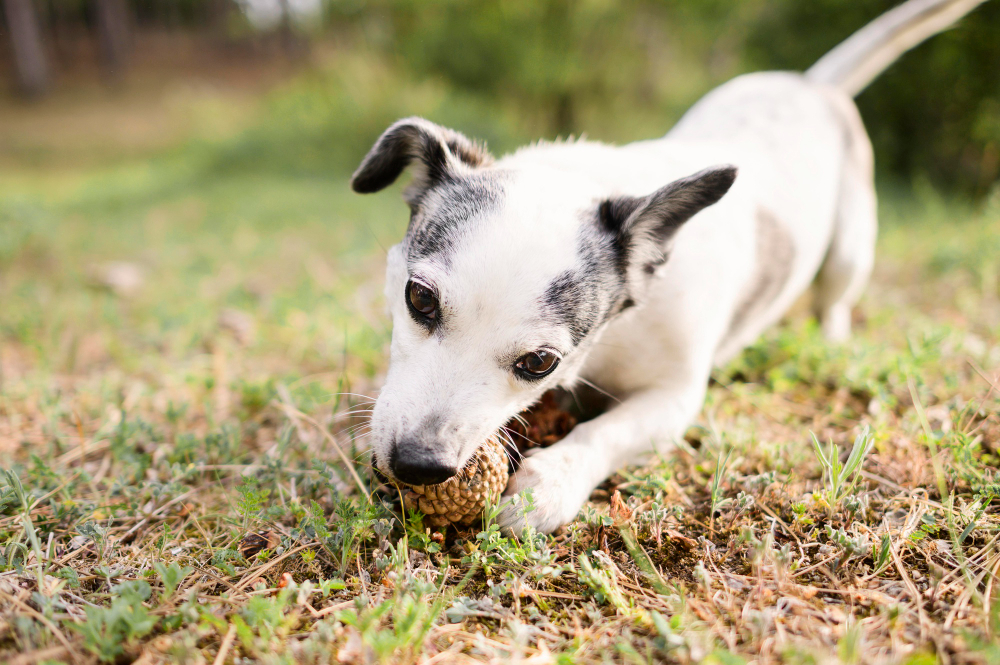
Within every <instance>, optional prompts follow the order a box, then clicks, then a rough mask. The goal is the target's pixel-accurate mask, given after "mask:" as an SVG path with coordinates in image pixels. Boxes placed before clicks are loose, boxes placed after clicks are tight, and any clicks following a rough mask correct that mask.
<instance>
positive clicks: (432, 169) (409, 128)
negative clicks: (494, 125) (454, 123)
mask: <svg viewBox="0 0 1000 665" xmlns="http://www.w3.org/2000/svg"><path fill="white" fill-rule="evenodd" d="M415 161H416V162H417V165H418V166H419V167H420V172H419V173H418V175H417V177H418V178H419V179H420V180H421V181H422V182H421V183H420V184H421V185H422V186H425V187H426V186H431V185H433V184H436V183H439V182H441V181H443V180H445V179H447V178H448V176H449V174H450V172H451V171H452V170H453V169H455V168H460V165H465V166H467V167H475V166H482V165H485V164H488V163H490V162H492V161H493V157H492V156H491V155H490V154H489V152H487V151H486V148H484V147H483V146H481V145H479V144H477V143H475V142H473V141H471V140H469V139H468V138H466V137H465V136H464V135H462V134H460V133H458V132H456V131H454V130H451V129H447V128H445V127H441V126H440V125H435V124H434V123H433V122H430V121H428V120H424V119H423V118H406V119H404V120H400V121H398V122H396V123H395V124H393V125H392V126H391V127H389V129H387V130H385V132H384V133H383V134H382V136H380V137H379V139H378V140H377V141H376V142H375V145H374V146H372V149H371V150H370V151H369V152H368V154H367V155H366V156H365V158H364V159H363V160H362V161H361V165H360V166H359V167H358V170H357V171H355V172H354V176H353V177H352V178H351V188H352V189H354V191H356V192H358V193H359V194H371V193H372V192H377V191H380V190H382V189H385V188H386V187H388V186H389V185H391V184H392V183H394V182H395V181H396V179H397V178H398V177H399V175H400V174H401V173H402V172H403V170H404V169H405V168H406V167H407V166H409V165H410V164H411V163H413V162H415Z"/></svg>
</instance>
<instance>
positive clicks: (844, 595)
mask: <svg viewBox="0 0 1000 665" xmlns="http://www.w3.org/2000/svg"><path fill="white" fill-rule="evenodd" d="M232 187H236V188H237V189H235V190H233V189H231V188H232ZM239 187H242V189H240V188H239ZM323 187H324V188H325V187H329V188H330V189H331V190H333V191H335V192H339V191H340V190H339V189H337V188H335V187H333V186H329V185H326V184H324V185H323ZM315 191H316V190H314V189H313V185H312V184H310V183H308V182H307V183H305V184H302V183H291V184H289V183H288V182H286V181H284V180H282V179H276V180H273V181H253V182H251V183H249V184H246V183H242V184H240V185H236V184H233V183H230V184H226V183H222V184H216V185H204V186H201V185H200V186H198V187H194V188H193V189H185V190H184V191H180V192H173V193H170V192H168V193H161V194H159V195H158V198H156V200H153V201H143V202H141V203H136V204H129V205H126V206H125V207H124V208H123V209H122V208H114V209H113V210H111V211H110V212H109V208H106V207H101V206H97V207H95V206H96V204H93V203H92V202H91V199H86V200H84V201H83V202H82V203H81V202H80V200H79V199H74V200H73V201H70V202H65V201H64V202H62V203H59V204H55V205H53V206H49V207H35V208H33V207H31V206H28V208H23V207H18V206H21V205H22V203H23V201H22V202H19V201H20V199H15V198H14V197H13V195H7V196H6V198H5V199H4V208H3V210H5V211H6V213H5V214H7V217H6V218H5V219H8V220H13V221H14V222H17V223H20V224H22V225H23V224H26V222H24V220H25V219H29V218H30V219H34V218H32V217H31V215H33V214H37V215H39V216H40V218H42V219H43V221H42V222H39V224H40V225H41V226H39V228H43V229H59V231H60V232H59V233H48V232H45V233H35V232H34V231H32V229H31V228H28V227H27V226H24V228H25V229H27V230H26V231H25V234H24V237H21V236H16V237H15V236H14V235H11V236H9V237H8V240H7V241H8V243H9V245H10V246H11V247H13V249H10V250H9V251H7V253H3V252H0V261H2V263H0V276H2V277H3V279H2V281H0V299H2V301H3V302H4V304H5V308H4V311H3V312H0V326H2V328H0V344H2V346H0V462H2V465H3V466H6V467H7V468H10V469H12V472H11V473H10V474H8V475H7V476H6V477H5V478H4V479H2V480H0V487H2V488H3V489H2V490H0V492H2V498H0V506H2V507H0V660H2V661H3V662H6V663H11V664H14V663H17V664H27V663H36V662H43V661H49V662H54V661H63V662H74V663H91V662H96V661H98V660H105V661H118V662H126V661H131V660H135V659H138V660H139V661H141V662H143V663H153V662H195V663H209V662H211V663H215V664H221V663H229V662H247V661H248V660H252V661H261V662H288V663H293V662H294V663H312V662H316V663H319V662H324V663H326V662H347V663H366V662H378V661H391V662H420V663H431V662H452V661H476V662H482V661H489V662H493V661H507V660H513V661H523V662H530V663H548V662H554V661H559V662H605V661H615V662H619V661H627V662H659V661H662V660H669V661H677V662H717V663H740V662H749V661H755V662H758V663H774V662H788V663H807V662H816V663H820V662H843V663H858V662H889V663H900V662H906V663H924V662H927V663H932V662H942V663H987V662H997V661H998V659H1000V640H998V639H997V631H998V630H1000V598H998V594H1000V590H998V589H997V588H996V587H997V584H996V575H997V572H998V570H1000V547H998V546H997V543H998V538H1000V529H998V526H1000V513H998V505H1000V504H998V500H997V498H998V495H1000V485H998V480H997V477H996V465H997V463H998V461H1000V450H998V448H1000V417H998V406H1000V344H998V337H1000V284H998V277H997V275H998V262H997V259H996V257H997V256H998V255H1000V246H998V245H997V240H996V239H997V238H998V237H1000V219H998V218H1000V214H998V210H1000V208H998V206H997V202H994V203H993V204H991V205H987V206H986V207H985V208H984V209H982V210H980V211H978V212H976V211H971V210H968V209H966V208H963V207H961V206H957V205H956V206H945V205H944V204H941V203H940V202H939V201H938V200H937V199H935V198H933V197H930V196H928V195H925V196H924V198H923V199H921V200H918V201H917V202H916V203H914V202H913V201H911V200H909V199H901V198H900V199H896V200H894V203H893V205H887V206H885V210H884V214H883V217H884V218H885V219H887V220H888V225H887V228H886V229H885V231H884V233H883V236H882V252H881V254H882V256H881V258H880V264H879V269H878V274H877V275H876V278H875V281H874V285H873V287H872V289H871V290H870V293H869V295H868V296H867V298H866V300H865V302H864V304H863V306H862V308H861V310H860V312H859V315H858V321H857V323H858V334H857V336H856V337H855V338H854V339H853V340H852V341H851V342H850V343H849V344H847V345H845V346H843V347H840V348H835V347H830V346H828V345H826V344H825V343H824V342H823V341H822V340H821V339H820V337H819V335H818V334H817V332H816V330H815V326H814V325H813V324H811V323H810V322H809V321H808V320H807V319H805V318H804V317H802V316H793V317H791V319H790V320H789V321H788V322H786V323H785V324H784V325H783V326H781V327H780V328H779V329H778V330H776V331H773V332H772V333H770V334H769V335H768V336H767V337H766V338H765V339H764V340H762V341H761V342H760V343H759V344H757V345H756V346H755V347H754V348H752V349H750V350H749V351H748V352H747V353H746V354H744V355H743V357H742V358H741V359H740V360H738V361H737V362H735V363H734V364H733V365H732V366H730V367H728V368H725V369H723V370H720V371H719V372H718V373H717V375H716V377H715V381H714V382H713V385H712V387H711V389H710V394H709V397H708V400H707V403H706V407H705V410H704V413H703V416H702V419H701V422H700V423H699V425H698V426H697V427H694V428H692V430H691V431H690V433H689V436H688V440H687V443H686V444H685V445H682V446H680V447H679V448H678V449H677V450H676V451H674V452H672V453H670V454H666V455H664V456H663V458H662V459H657V460H654V461H652V462H651V463H650V464H649V465H647V466H645V467H642V468H635V469H630V470H628V471H623V472H622V473H621V474H620V475H616V476H615V477H613V478H612V479H610V480H609V481H608V482H607V483H605V485H603V486H602V487H601V488H599V489H598V490H597V491H595V493H594V495H593V497H592V501H591V502H590V504H589V505H588V506H587V507H586V508H585V510H584V511H583V512H582V513H581V515H580V516H579V519H578V520H577V521H576V522H574V523H573V524H571V525H569V526H568V527H566V528H565V529H564V530H563V531H562V532H560V533H559V534H557V535H555V536H554V537H542V536H537V537H536V536H529V537H526V538H524V539H522V540H508V539H505V538H503V537H501V535H500V534H499V533H498V531H497V530H496V527H495V526H492V525H489V524H484V525H483V526H482V528H480V529H475V530H473V531H472V532H470V533H448V534H443V536H444V537H441V536H438V535H437V534H434V533H430V532H429V530H424V529H422V528H421V526H420V520H419V518H418V517H417V516H413V515H411V516H409V517H408V518H406V519H405V520H403V519H400V517H399V516H398V515H394V514H393V513H392V512H391V510H390V509H389V508H387V507H386V505H384V497H382V496H380V495H378V494H369V493H368V492H367V487H368V485H369V483H370V482H371V481H370V477H369V475H368V473H367V472H366V471H365V469H364V465H363V463H361V462H360V461H359V462H357V463H356V464H355V463H353V460H358V459H361V458H359V455H360V451H361V450H362V449H363V438H362V439H360V440H359V439H355V438H354V433H355V432H357V429H356V426H358V425H363V422H364V417H365V409H366V408H367V405H368V404H369V401H368V400H367V398H365V397H363V396H362V393H370V392H371V391H373V390H374V389H375V387H377V384H378V378H377V376H378V372H379V371H380V368H381V363H382V362H383V360H382V358H383V350H384V344H385V341H386V329H385V325H384V320H382V319H381V318H379V315H378V314H377V312H378V308H377V307H375V306H372V305H371V303H370V295H369V296H364V297H361V296H358V295H357V294H359V293H361V294H372V293H377V292H378V286H377V281H378V279H377V278H376V277H373V275H376V274H377V273H378V265H377V264H378V260H377V259H372V258H371V257H372V256H375V257H377V256H378V255H379V253H378V250H377V246H378V245H377V243H375V242H374V241H372V240H371V236H370V235H369V234H368V233H367V232H357V233H354V232H348V231H345V230H344V229H345V228H348V227H349V226H350V225H349V224H348V222H349V223H350V224H352V225H353V226H363V224H362V223H365V224H376V223H377V222H376V221H375V220H377V219H378V218H379V215H377V214H375V213H373V212H372V211H371V209H365V208H358V207H355V208H354V209H353V212H348V213H342V214H343V215H345V217H344V219H341V220H338V221H340V222H342V223H341V224H340V225H336V226H335V227H328V226H326V225H325V221H329V220H326V219H325V218H324V217H323V213H321V212H319V211H321V210H330V209H344V208H347V207H348V206H350V205H355V206H357V204H351V203H349V202H347V199H343V198H340V197H342V196H343V195H342V194H339V193H336V194H324V193H315ZM323 191H326V190H325V189H324V190H323ZM246 197H255V200H259V201H273V200H278V201H282V202H284V203H285V204H286V205H285V206H284V207H282V206H278V205H275V207H274V210H279V209H280V210H281V212H280V214H279V213H277V212H268V210H270V209H269V208H268V207H267V205H264V206H261V208H263V210H261V209H258V208H253V209H247V208H246V207H243V205H242V204H241V203H240V201H242V200H244V199H245V198H246ZM106 198H107V199H108V200H117V199H116V198H115V197H114V196H108V197H106ZM331 207H332V208H331ZM25 209H27V210H28V212H27V213H25V212H24V210H25ZM327 214H329V213H327ZM275 215H279V216H282V215H283V217H282V218H281V220H280V223H276V222H275ZM351 215H354V217H353V218H352V217H351ZM396 217H398V215H395V216H393V217H392V220H393V221H392V222H391V224H392V225H395V226H391V227H390V226H382V227H377V228H376V233H375V235H380V236H381V237H383V238H386V239H391V237H392V235H393V234H394V233H396V232H398V225H399V222H400V220H397V219H396ZM164 219H166V220H169V224H167V223H166V222H164V221H163V220H164ZM302 219H305V220H312V219H318V220H320V221H319V222H317V223H313V222H308V223H305V224H303V223H301V222H300V221H299V220H302ZM45 220H47V221H45ZM135 220H139V221H137V222H135ZM227 220H228V221H227ZM956 220H957V221H956ZM209 221H211V225H209V224H208V222H209ZM132 222H135V223H136V224H138V230H130V229H132V227H130V226H128V224H130V223H132ZM95 225H96V229H95ZM8 228H12V227H8ZM32 228H34V227H32ZM331 228H335V229H337V230H331ZM220 229H221V230H220ZM329 236H334V237H333V238H332V239H330V238H329ZM10 238H14V240H10ZM25 238H26V239H25ZM150 247H153V248H155V250H156V251H155V253H154V254H153V255H152V258H150V254H149V252H150V251H151V250H150V249H149V248H150ZM0 249H2V247H0ZM110 258H119V259H120V258H124V259H128V260H137V261H139V262H140V263H141V264H142V265H143V266H145V277H142V278H140V281H139V283H138V285H137V286H136V287H135V288H134V289H133V290H130V291H129V292H128V293H126V292H125V290H122V289H120V288H118V287H116V286H115V284H114V283H113V280H112V282H110V283H109V282H108V280H107V277H106V275H105V274H104V273H100V274H98V275H97V276H94V275H93V273H92V271H93V270H97V268H92V267H91V266H90V264H91V263H93V262H94V261H98V262H99V261H102V260H107V259H110ZM88 270H90V271H91V272H88ZM88 275H90V277H88ZM101 275H105V276H104V277H102V276H101ZM88 280H89V281H88ZM102 280H103V281H102ZM116 289H117V293H116ZM359 322H360V323H359ZM330 331H334V332H330ZM345 338H346V340H347V341H346V342H345ZM345 344H346V351H345ZM865 427H869V428H870V431H871V433H872V436H873V447H872V449H871V450H870V452H868V453H867V455H863V456H860V455H859V456H856V459H857V458H858V457H861V459H860V462H861V464H860V466H859V468H858V469H856V471H857V474H858V475H857V477H856V478H855V477H854V475H853V473H852V470H851V469H847V470H846V471H845V472H844V473H843V476H844V478H843V483H842V486H841V487H840V489H838V485H837V483H835V482H834V481H833V479H832V478H829V477H825V476H824V475H823V465H822V464H821V462H820V459H819V457H818V454H817V452H816V449H815V448H814V446H813V444H812V442H811V437H810V433H811V432H813V433H815V434H816V436H817V437H818V439H819V441H820V442H821V443H822V444H825V443H826V442H828V441H833V442H834V444H835V445H836V448H835V449H834V450H835V453H836V455H835V456H839V459H841V460H847V459H848V455H849V453H850V451H851V448H852V445H853V444H854V442H855V439H856V438H858V436H859V435H860V434H862V432H863V430H864V428H865ZM862 441H864V440H863V439H862ZM820 449H821V450H824V451H825V450H827V449H826V447H825V445H824V446H822V447H821V448H820ZM859 452H860V451H859ZM345 460H348V461H351V462H352V463H351V464H350V465H348V464H346V463H345ZM831 461H832V460H831ZM854 481H856V485H852V482H854ZM363 489H364V491H362V490H363Z"/></svg>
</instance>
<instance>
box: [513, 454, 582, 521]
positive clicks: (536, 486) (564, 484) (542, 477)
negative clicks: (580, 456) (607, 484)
mask: <svg viewBox="0 0 1000 665" xmlns="http://www.w3.org/2000/svg"><path fill="white" fill-rule="evenodd" d="M568 452H569V451H568V450H560V446H559V445H556V446H553V447H552V448H546V449H544V450H539V451H538V452H536V453H535V454H533V455H531V456H530V457H527V458H526V459H524V461H523V462H522V464H521V468H520V469H518V470H517V473H515V474H514V475H513V476H512V477H511V479H510V481H509V482H508V483H507V490H506V491H505V492H504V499H503V503H502V505H501V511H500V515H499V517H498V522H499V524H500V527H501V528H502V529H503V530H504V532H506V533H514V534H520V533H521V532H522V531H523V530H524V529H525V527H528V526H531V527H534V528H535V530H537V531H539V532H541V533H551V532H552V531H555V530H556V529H558V528H559V527H560V526H562V525H563V524H566V523H568V522H570V521H571V520H572V519H573V518H574V517H576V514H577V513H578V512H580V508H581V506H583V503H584V502H585V501H586V500H587V497H588V496H590V490H591V489H592V488H591V487H590V486H589V484H588V483H587V481H586V479H585V478H586V476H585V475H584V474H581V473H579V469H577V468H576V467H578V466H579V464H577V463H574V460H573V458H572V455H568V454H567V453H568ZM525 490H531V498H530V499H529V500H528V501H527V503H528V504H529V505H527V506H526V505H525V503H526V502H525V500H523V499H522V497H521V496H519V495H520V494H521V493H522V492H524V491H525ZM532 506H533V508H532ZM526 508H527V510H526Z"/></svg>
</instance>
